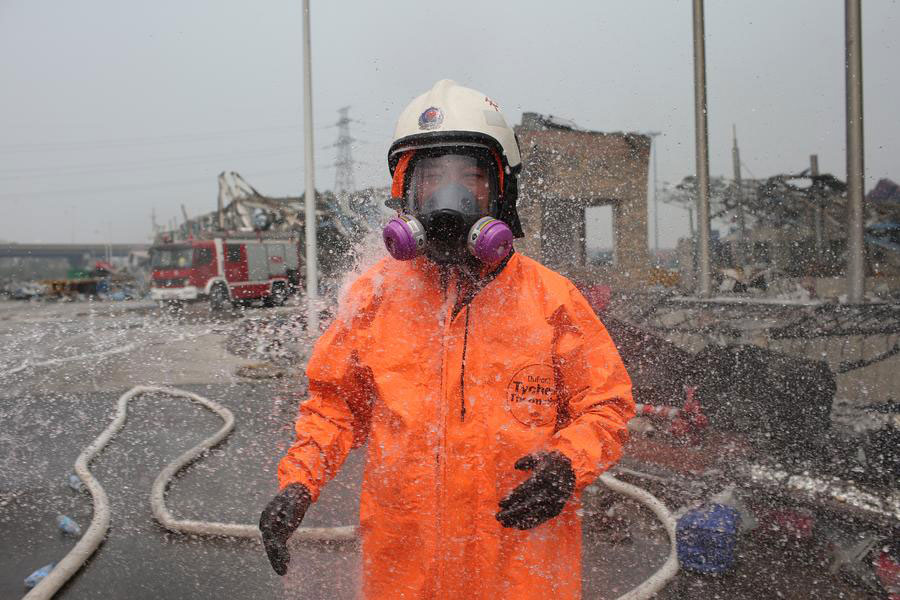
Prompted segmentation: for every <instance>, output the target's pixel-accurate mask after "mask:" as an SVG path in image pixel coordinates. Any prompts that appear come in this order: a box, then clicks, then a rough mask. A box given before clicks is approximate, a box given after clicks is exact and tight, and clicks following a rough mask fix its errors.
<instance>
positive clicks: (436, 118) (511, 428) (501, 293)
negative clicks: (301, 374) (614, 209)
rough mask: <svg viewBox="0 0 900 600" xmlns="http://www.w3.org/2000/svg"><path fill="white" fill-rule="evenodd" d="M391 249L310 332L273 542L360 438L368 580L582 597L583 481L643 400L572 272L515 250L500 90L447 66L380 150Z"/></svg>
mask: <svg viewBox="0 0 900 600" xmlns="http://www.w3.org/2000/svg"><path fill="white" fill-rule="evenodd" d="M388 163H389V166H390V169H391V173H392V176H393V185H392V200H391V202H392V205H393V206H392V207H393V208H396V210H397V211H398V212H397V216H396V217H395V218H394V219H392V220H391V221H390V222H389V223H388V225H387V226H386V227H385V230H384V240H385V245H386V246H387V250H388V253H389V256H387V257H385V258H384V259H382V260H381V261H380V262H379V263H378V264H376V265H375V266H374V267H373V268H371V269H370V270H369V271H368V272H367V273H365V274H364V275H362V276H361V277H360V278H359V279H358V280H356V282H355V283H354V284H353V285H352V286H351V287H350V289H349V291H348V292H347V293H346V294H345V297H344V298H343V299H342V301H341V305H340V308H339V310H338V315H337V318H336V319H335V321H334V322H333V323H332V324H331V326H330V327H329V328H328V330H327V331H326V332H325V334H324V335H323V336H322V337H321V339H320V340H319V341H318V343H317V344H316V347H315V349H314V352H313V354H312V357H311V358H310V361H309V365H308V368H307V374H308V377H309V392H310V395H309V399H308V400H307V401H306V402H304V403H303V404H302V405H301V407H300V416H299V418H298V419H297V423H296V434H297V439H296V441H295V442H294V444H293V445H292V446H291V448H290V449H289V450H288V452H287V454H286V456H284V458H283V459H282V460H281V462H280V463H279V466H278V478H279V483H280V487H281V491H280V492H279V494H278V495H277V496H275V498H273V500H272V501H271V502H270V503H269V505H268V506H267V507H266V508H265V510H264V511H263V514H262V516H261V519H260V529H261V531H262V534H263V541H264V544H265V548H266V551H267V553H268V556H269V560H270V562H271V563H272V567H273V568H274V569H275V571H276V572H277V573H278V574H280V575H283V574H284V573H285V572H286V571H287V563H288V561H289V560H290V557H289V554H288V551H287V546H286V542H287V539H288V538H289V537H290V535H291V534H292V533H293V532H294V530H296V528H297V527H298V526H299V525H300V522H301V520H302V519H303V515H304V513H305V512H306V510H307V509H308V507H309V505H310V504H311V503H312V502H315V501H316V499H317V498H318V496H319V493H320V492H321V490H322V488H323V486H324V485H325V484H326V483H327V482H328V481H329V480H330V479H331V478H332V477H334V475H335V473H336V472H337V471H338V469H340V468H341V464H342V463H343V462H344V459H345V458H346V457H347V454H348V453H349V452H350V450H351V449H353V448H354V447H356V446H359V445H361V444H364V443H367V449H366V452H367V458H366V470H365V475H364V479H363V484H362V497H361V500H360V529H361V534H362V555H363V595H364V597H365V598H367V599H370V600H374V599H392V600H393V599H398V598H410V599H412V598H415V599H425V598H428V599H432V598H435V599H456V598H465V599H467V600H476V599H482V598H483V599H485V600H487V599H490V600H496V599H498V598H516V599H530V598H535V599H540V600H546V599H547V598H566V599H572V598H579V597H580V595H581V524H580V519H579V517H578V507H579V503H580V500H579V496H580V492H581V490H582V489H584V487H585V486H586V485H588V484H589V483H591V482H592V481H593V480H594V479H595V478H596V477H597V476H598V475H599V474H600V473H602V472H603V471H604V470H606V469H608V468H609V467H610V466H611V465H612V464H613V463H615V462H616V461H617V460H618V459H619V457H620V456H621V453H622V445H623V443H624V442H625V441H626V438H627V429H626V423H627V422H628V420H629V419H630V418H631V417H632V416H633V415H634V402H633V400H632V396H631V382H630V380H629V377H628V374H627V373H626V371H625V367H624V366H623V364H622V361H621V359H620V358H619V354H618V352H617V351H616V348H615V347H614V345H613V343H612V341H611V339H610V337H609V335H608V334H607V332H606V330H605V329H604V327H603V325H602V324H601V322H600V321H599V320H598V318H597V316H596V315H595V313H594V312H593V310H592V309H591V307H590V306H589V305H588V303H587V301H586V300H585V299H584V297H583V296H582V295H581V294H580V293H579V292H578V291H577V290H576V289H575V287H574V286H573V285H572V283H571V282H570V281H568V280H567V279H566V278H564V277H562V276H561V275H559V274H557V273H555V272H553V271H551V270H549V269H547V268H545V267H543V266H541V265H540V264H539V263H537V262H535V261H534V260H532V259H530V258H527V257H525V256H523V255H522V254H518V253H516V252H515V250H514V248H513V245H512V240H513V238H514V237H521V236H522V228H521V225H520V223H519V218H518V215H517V213H516V195H517V188H516V176H517V173H518V171H519V169H520V166H521V159H520V156H519V147H518V143H517V140H516V138H515V135H514V133H513V130H512V129H511V128H510V127H509V126H508V125H507V123H506V121H505V119H504V117H503V115H502V113H501V112H500V110H499V107H498V106H497V103H496V102H494V101H493V100H491V99H490V98H488V97H486V96H485V95H484V94H481V93H479V92H476V91H475V90H472V89H469V88H465V87H463V86H460V85H458V84H456V83H454V82H452V81H449V80H443V81H439V82H438V83H437V84H435V86H434V87H433V88H432V89H431V90H430V91H428V92H426V93H425V94H423V95H421V96H419V97H418V98H416V99H415V100H414V101H413V102H412V103H411V104H410V105H409V106H408V107H407V108H406V109H405V111H404V112H403V114H402V115H401V117H400V120H399V123H398V125H397V130H396V134H395V139H394V142H393V144H392V146H391V148H390V151H389V155H388Z"/></svg>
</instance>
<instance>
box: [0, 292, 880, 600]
mask: <svg viewBox="0 0 900 600" xmlns="http://www.w3.org/2000/svg"><path fill="white" fill-rule="evenodd" d="M293 310H296V309H291V308H284V309H278V310H277V311H271V310H269V311H266V310H264V309H255V308H251V309H248V310H246V311H243V312H241V313H237V314H228V315H225V316H216V317H213V316H211V315H210V314H209V312H208V310H207V309H206V307H205V306H202V305H198V306H191V307H188V308H187V309H186V311H185V312H184V313H180V314H175V315H173V314H169V313H167V312H161V311H160V310H158V309H157V308H156V307H155V306H153V305H152V304H148V303H140V302H128V303H116V304H112V303H106V304H104V303H93V304H91V303H70V304H26V303H15V302H0V423H2V426H0V540H2V543H0V598H18V597H21V596H22V595H23V594H24V592H25V590H24V587H23V584H22V580H23V579H24V578H25V577H26V576H27V575H28V574H29V573H31V572H32V571H33V570H35V569H36V568H38V567H40V566H42V565H44V564H47V563H49V562H52V561H55V560H59V559H60V558H61V557H62V556H64V555H65V553H66V552H67V551H68V550H69V549H70V548H71V547H72V546H73V545H74V543H75V541H74V540H73V539H71V538H67V537H63V536H61V535H60V533H59V532H58V530H57V528H56V523H55V519H56V516H57V515H58V514H66V515H69V516H70V517H72V518H73V519H75V520H76V521H77V522H78V523H79V524H81V526H82V527H83V528H84V527H86V525H87V524H88V523H89V521H90V517H91V503H90V497H89V495H87V494H86V493H83V492H82V493H79V492H76V491H73V490H72V489H70V488H69V487H68V486H67V485H66V480H67V476H68V474H69V473H71V472H72V465H73V463H74V461H75V458H76V457H77V455H78V454H79V453H80V452H81V450H82V449H83V448H84V447H85V446H86V445H87V444H88V443H89V442H90V441H91V440H93V439H94V438H95V437H96V436H97V435H98V434H99V433H100V432H101V431H102V430H103V429H104V428H105V427H106V426H107V425H108V423H109V420H110V418H111V416H112V414H113V411H114V405H115V402H116V400H117V398H118V397H119V396H120V395H121V394H122V393H124V392H126V391H127V390H128V389H130V388H131V387H133V386H135V385H146V384H165V385H171V386H177V387H179V388H181V389H185V390H189V391H193V392H196V393H198V394H201V395H203V396H206V397H208V398H210V399H213V400H216V401H219V402H221V403H223V404H224V405H225V406H227V407H228V408H229V409H231V410H232V411H233V412H234V414H235V418H236V423H237V424H236V427H235V430H234V432H233V433H232V435H231V436H230V437H229V438H228V439H227V440H226V442H225V443H223V444H222V445H220V446H219V447H218V448H217V449H216V450H215V451H214V452H212V453H211V455H210V456H208V457H206V458H204V459H203V460H201V461H200V462H198V463H196V464H195V465H193V466H191V467H190V468H188V469H187V470H186V471H185V472H184V473H182V475H181V476H180V477H179V478H177V479H176V480H175V482H174V483H173V484H172V485H171V487H170V489H169V493H168V495H167V503H168V506H169V507H170V510H172V512H173V513H174V514H175V515H176V516H177V517H180V518H193V519H202V520H213V521H227V522H238V523H248V524H250V523H255V522H256V521H257V519H258V516H259V511H260V510H261V508H262V506H263V505H264V504H265V503H266V502H267V500H268V499H269V498H270V497H271V496H272V494H273V493H274V492H275V491H276V483H275V464H276V462H277V460H278V458H279V457H280V455H281V454H282V452H283V450H284V449H285V447H286V445H287V444H289V443H290V441H291V439H292V436H293V432H292V422H293V419H294V416H295V414H296V410H297V403H298V401H299V399H300V398H302V395H303V382H302V380H299V379H295V378H294V377H291V376H290V373H289V370H287V369H284V367H283V364H281V365H279V366H278V368H272V369H270V370H268V371H267V370H266V369H261V370H260V369H259V368H258V367H259V366H260V355H264V354H265V351H266V348H263V347H261V345H260V344H256V345H250V347H249V349H247V348H245V349H244V351H241V350H240V349H236V348H235V347H234V345H233V344H232V345H231V346H229V343H228V340H229V333H231V332H234V331H238V330H240V331H246V330H248V322H249V321H252V320H253V319H257V318H260V317H266V316H268V317H271V315H283V316H285V317H286V318H287V317H289V316H290V315H291V313H292V311H293ZM250 324H251V325H252V322H251V323H250ZM229 349H230V350H232V351H237V352H241V353H242V354H243V356H236V355H235V354H233V353H232V352H230V351H229ZM282 350H283V349H278V351H279V352H281V351H282ZM297 352H298V353H299V354H300V355H302V354H303V352H304V349H303V348H300V349H299V350H298V351H297ZM279 356H281V357H283V352H281V354H279ZM275 358H276V360H275V363H280V362H283V361H279V360H278V356H276V357H275ZM248 368H249V370H250V371H255V372H257V373H265V372H269V373H270V374H281V375H285V376H283V377H281V378H276V379H250V378H247V377H241V376H240V375H238V373H244V374H246V373H248ZM131 406H132V409H131V410H130V411H129V417H128V422H127V424H126V426H125V428H124V430H123V431H122V432H121V433H120V434H119V435H118V436H117V437H116V439H115V440H114V441H113V442H112V443H111V444H110V446H109V447H108V448H107V449H106V450H105V451H104V452H103V453H102V454H101V455H100V456H99V458H98V459H97V460H95V461H94V463H93V465H92V470H93V472H94V474H95V476H96V477H97V479H98V480H99V481H100V482H101V484H102V485H103V486H104V488H105V489H106V491H107V494H108V495H109V498H110V502H111V509H112V515H113V516H112V523H111V529H110V532H109V535H108V538H107V540H106V542H105V543H104V544H103V545H102V546H101V547H100V549H99V550H98V551H97V553H96V554H95V555H94V556H93V558H92V559H91V560H90V562H89V563H88V564H87V566H86V567H85V568H84V569H82V571H81V572H80V573H79V574H78V575H76V576H75V577H74V578H73V579H72V580H71V581H70V583H69V584H68V585H67V586H66V587H65V588H63V590H62V591H61V592H60V594H59V595H58V597H60V598H66V599H81V598H160V597H168V598H247V597H253V598H256V599H260V600H262V599H267V598H306V599H319V598H322V599H335V598H336V599H344V598H346V599H350V598H355V597H356V596H357V590H358V583H359V549H358V547H357V546H356V545H355V544H343V545H331V546H326V545H321V544H318V545H315V544H313V545H311V544H305V545H304V544H295V546H294V551H293V560H292V563H291V567H290V572H289V574H288V575H287V576H286V577H285V578H279V577H277V576H276V575H275V574H274V573H273V572H272V571H271V569H270V567H269V566H268V563H267V561H266V559H265V556H264V554H263V552H262V550H261V548H260V547H259V546H258V545H257V544H255V543H252V542H248V541H235V540H231V539H224V538H220V539H208V538H197V537H190V536H183V535H179V534H174V533H171V532H167V531H165V530H163V529H162V528H160V527H159V526H158V525H157V524H156V523H155V522H154V521H153V519H152V516H151V512H150V505H149V501H148V496H149V491H150V487H151V484H152V482H153V480H154V478H155V477H156V475H157V474H158V472H159V471H160V469H162V468H163V467H164V466H165V465H166V464H168V462H170V461H171V460H172V459H174V458H175V457H176V456H178V455H179V454H181V453H182V452H183V451H184V450H186V449H187V448H190V447H192V446H193V445H195V444H196V443H198V442H199V441H200V440H201V439H203V438H205V437H207V436H209V435H211V434H212V433H213V432H215V431H216V430H217V429H218V428H219V427H220V420H219V419H218V418H217V417H216V416H215V415H212V414H211V413H209V412H207V411H205V410H203V409H202V408H200V407H198V406H196V405H193V404H191V403H190V402H187V401H185V400H183V399H180V398H174V397H169V396H164V395H156V394H154V395H146V396H142V397H140V398H139V399H137V400H135V401H133V402H132V405H131ZM362 463H363V455H362V453H361V452H360V451H356V452H354V453H353V454H351V456H350V458H349V459H348V461H347V464H346V465H345V468H344V469H343V471H342V472H341V473H340V475H339V476H338V478H337V479H335V480H334V481H333V482H332V483H330V484H329V486H328V487H327V488H326V490H325V492H324V493H323V495H322V497H321V498H320V500H319V502H318V503H317V504H316V505H314V506H313V508H312V509H311V510H310V512H309V514H308V516H307V518H306V520H305V521H304V525H311V526H315V525H345V524H354V523H355V522H356V510H357V508H356V505H357V501H358V486H359V480H360V475H361V472H362V467H363V464H362ZM612 501H616V499H615V498H612V497H610V496H608V495H607V494H599V495H595V496H590V497H589V498H588V499H587V500H586V502H585V516H584V521H585V538H584V540H585V548H584V560H583V572H584V597H585V598H615V597H617V596H618V595H619V594H622V593H624V592H625V591H627V590H628V589H630V587H631V586H633V585H635V584H637V583H639V582H640V581H641V580H643V579H644V578H645V577H647V576H648V575H649V574H650V573H652V572H653V571H654V570H655V569H656V568H657V567H658V566H659V565H661V564H662V562H663V560H664V559H665V554H666V552H667V543H666V538H665V534H664V532H663V531H662V529H661V528H660V527H659V526H658V525H657V524H656V522H655V520H654V518H653V517H652V515H651V514H650V513H649V512H647V511H645V510H644V509H640V508H638V507H637V506H636V505H633V504H628V503H621V502H619V503H618V504H617V505H615V506H614V505H613V504H611V502H612ZM671 508H673V509H674V508H675V507H674V506H672V507H671ZM607 513H610V514H612V515H613V516H612V517H610V518H604V516H603V515H605V514H607ZM827 560H828V556H827V549H825V548H823V547H819V546H815V545H811V544H809V543H807V544H806V545H803V544H801V543H798V542H795V541H786V540H784V539H781V538H778V537H777V536H776V537H772V536H769V537H765V536H762V535H751V536H747V537H745V538H744V539H743V540H742V543H741V546H740V547H739V560H738V566H737V568H736V569H735V570H733V571H732V572H731V573H730V574H729V575H726V576H723V577H717V578H713V577H702V576H698V575H691V574H687V573H682V574H680V575H679V576H678V578H677V579H676V580H675V581H674V582H672V583H671V584H670V585H669V587H668V588H667V589H666V590H665V591H664V592H663V593H662V594H661V595H660V597H661V598H673V599H674V598H776V597H781V598H810V597H817V598H867V597H877V596H873V595H872V594H871V593H868V592H867V591H866V590H865V589H863V588H862V587H861V586H860V585H858V583H856V582H853V581H849V580H847V579H845V578H840V577H836V576H832V575H831V574H830V573H828V570H827Z"/></svg>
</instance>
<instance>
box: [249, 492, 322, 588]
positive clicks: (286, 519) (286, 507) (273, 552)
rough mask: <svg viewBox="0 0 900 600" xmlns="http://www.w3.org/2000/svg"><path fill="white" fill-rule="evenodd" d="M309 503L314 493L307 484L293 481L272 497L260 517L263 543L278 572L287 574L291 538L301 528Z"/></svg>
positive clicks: (270, 560)
mask: <svg viewBox="0 0 900 600" xmlns="http://www.w3.org/2000/svg"><path fill="white" fill-rule="evenodd" d="M310 504H312V496H311V495H310V493H309V490H308V489H306V486H305V485H303V484H302V483H292V484H290V485H289V486H287V487H285V488H284V489H283V490H281V491H280V492H278V494H277V495H276V496H275V497H274V498H272V500H271V501H270V502H269V504H268V505H267V506H266V507H265V508H264V509H263V511H262V515H260V517H259V530H260V532H262V540H263V546H265V548H266V554H267V555H268V556H269V562H270V563H272V568H273V569H275V572H276V573H278V574H279V575H284V574H285V573H287V565H288V563H289V562H291V555H290V553H289V552H288V549H287V541H288V538H289V537H291V534H293V533H294V531H296V529H297V528H298V527H300V521H302V520H303V515H305V514H306V510H307V509H308V508H309V505H310Z"/></svg>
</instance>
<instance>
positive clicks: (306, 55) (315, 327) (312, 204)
mask: <svg viewBox="0 0 900 600" xmlns="http://www.w3.org/2000/svg"><path fill="white" fill-rule="evenodd" d="M303 133H304V136H303V137H304V140H305V142H306V144H305V152H304V155H305V157H306V163H305V167H304V177H305V179H306V193H305V199H306V219H305V221H306V310H307V317H306V323H307V325H306V332H307V333H308V334H309V335H310V336H316V335H317V334H318V333H319V312H318V296H319V286H318V275H317V271H318V265H317V263H316V177H315V175H316V166H315V161H314V160H313V117H312V62H311V59H310V43H309V0H303Z"/></svg>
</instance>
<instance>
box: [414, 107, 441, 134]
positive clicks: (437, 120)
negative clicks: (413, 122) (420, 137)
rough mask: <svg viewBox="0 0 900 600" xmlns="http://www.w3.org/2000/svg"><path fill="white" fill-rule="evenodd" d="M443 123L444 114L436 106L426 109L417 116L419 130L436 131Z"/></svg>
mask: <svg viewBox="0 0 900 600" xmlns="http://www.w3.org/2000/svg"><path fill="white" fill-rule="evenodd" d="M443 122H444V113H442V112H441V109H439V108H437V107H436V106H432V107H430V108H426V109H425V112H423V113H422V114H421V115H419V129H436V128H438V127H440V126H441V123H443Z"/></svg>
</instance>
